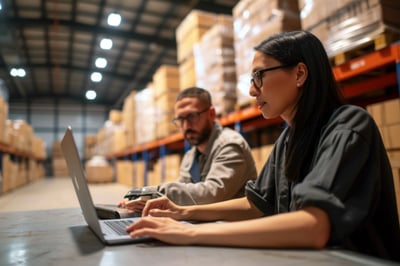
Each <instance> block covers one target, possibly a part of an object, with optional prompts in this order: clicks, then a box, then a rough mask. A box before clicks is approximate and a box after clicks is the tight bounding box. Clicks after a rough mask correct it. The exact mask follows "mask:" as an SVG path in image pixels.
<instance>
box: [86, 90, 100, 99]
mask: <svg viewBox="0 0 400 266" xmlns="http://www.w3.org/2000/svg"><path fill="white" fill-rule="evenodd" d="M85 96H86V99H88V100H94V99H96V96H97V94H96V92H95V91H94V90H87V91H86V95H85Z"/></svg>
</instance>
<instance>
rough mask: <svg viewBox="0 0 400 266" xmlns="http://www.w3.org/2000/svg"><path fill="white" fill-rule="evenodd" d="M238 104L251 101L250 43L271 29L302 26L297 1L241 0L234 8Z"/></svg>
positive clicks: (256, 42)
mask: <svg viewBox="0 0 400 266" xmlns="http://www.w3.org/2000/svg"><path fill="white" fill-rule="evenodd" d="M233 19H234V47H235V61H236V78H237V92H236V93H237V104H238V105H239V106H244V105H247V104H249V103H251V102H252V101H253V99H252V98H251V97H250V96H249V88H250V79H251V77H250V75H251V64H252V60H253V51H254V49H253V47H254V46H256V45H257V44H259V43H260V42H261V41H262V40H264V39H266V38H267V37H269V36H271V35H272V34H274V33H279V32H282V31H291V30H298V29H300V28H301V24H300V13H299V7H298V2H297V1H292V0H241V1H239V2H238V4H237V5H236V6H235V7H234V8H233Z"/></svg>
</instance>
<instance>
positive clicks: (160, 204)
mask: <svg viewBox="0 0 400 266" xmlns="http://www.w3.org/2000/svg"><path fill="white" fill-rule="evenodd" d="M148 215H150V216H154V217H170V218H172V219H175V220H184V219H185V218H186V217H185V207H182V206H179V205H176V204H175V203H173V202H172V201H171V200H170V199H168V198H167V197H166V196H163V197H160V198H156V199H151V200H149V201H147V202H146V205H145V206H144V208H143V211H142V216H148Z"/></svg>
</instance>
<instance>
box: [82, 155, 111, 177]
mask: <svg viewBox="0 0 400 266" xmlns="http://www.w3.org/2000/svg"><path fill="white" fill-rule="evenodd" d="M85 171H86V178H87V181H88V182H90V183H106V182H112V181H113V179H114V169H113V166H112V165H111V164H110V163H109V162H108V161H107V160H106V159H105V158H104V157H102V156H98V155H96V156H93V157H92V158H91V159H90V160H88V161H86V163H85Z"/></svg>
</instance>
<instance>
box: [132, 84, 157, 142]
mask: <svg viewBox="0 0 400 266" xmlns="http://www.w3.org/2000/svg"><path fill="white" fill-rule="evenodd" d="M135 103H136V113H137V114H140V115H136V119H135V123H136V125H135V128H136V143H137V144H142V143H146V142H149V141H152V140H155V139H156V137H155V136H156V120H155V118H156V115H155V114H156V108H155V104H154V88H153V85H152V84H149V86H147V88H146V89H144V90H141V91H140V92H138V93H137V94H136V96H135Z"/></svg>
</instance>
